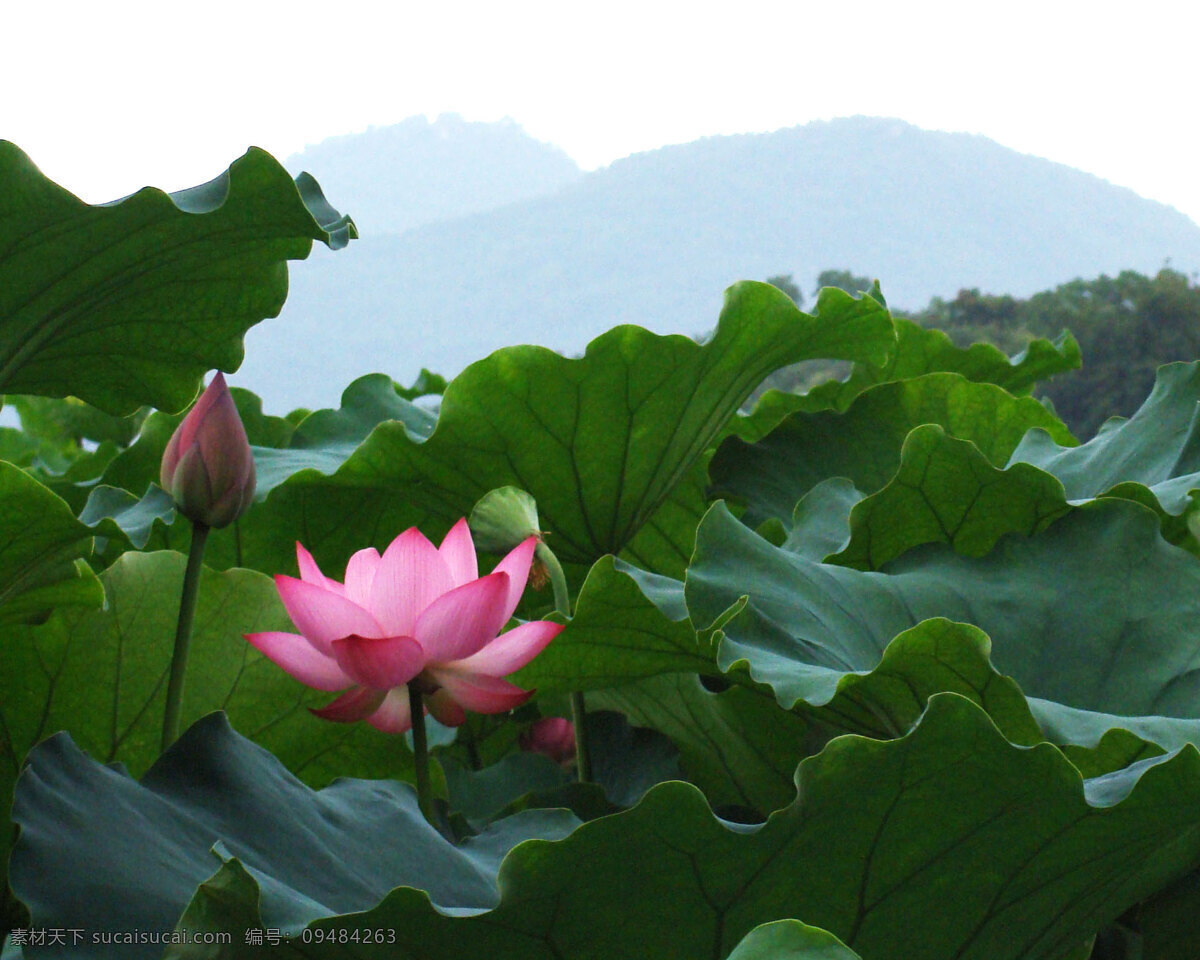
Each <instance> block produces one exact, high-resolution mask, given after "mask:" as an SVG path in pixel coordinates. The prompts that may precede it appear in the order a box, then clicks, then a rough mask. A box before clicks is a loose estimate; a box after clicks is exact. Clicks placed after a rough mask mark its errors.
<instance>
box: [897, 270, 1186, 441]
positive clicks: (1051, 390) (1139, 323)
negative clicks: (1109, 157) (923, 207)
mask: <svg viewBox="0 0 1200 960" xmlns="http://www.w3.org/2000/svg"><path fill="white" fill-rule="evenodd" d="M913 319H914V320H917V321H918V322H919V323H921V324H922V325H923V326H928V327H938V328H940V329H942V330H945V331H946V332H947V333H948V334H950V337H951V339H953V340H954V342H955V343H957V344H958V345H960V346H966V345H967V344H970V343H973V342H977V341H980V340H982V341H986V342H989V343H993V344H995V345H996V346H998V347H999V348H1000V349H1001V350H1004V351H1005V352H1006V353H1011V352H1013V351H1014V350H1017V349H1019V348H1020V347H1022V346H1023V345H1024V344H1025V343H1027V342H1028V341H1029V340H1030V339H1031V338H1033V337H1052V336H1055V335H1057V334H1058V333H1059V332H1060V331H1062V330H1064V329H1067V330H1070V331H1071V333H1072V334H1074V336H1075V338H1076V340H1078V341H1079V346H1080V348H1081V349H1082V351H1083V369H1082V370H1080V371H1078V372H1075V373H1072V374H1069V375H1066V376H1060V377H1057V378H1056V379H1055V380H1054V381H1052V382H1051V383H1049V384H1044V385H1043V386H1042V388H1041V390H1040V394H1041V395H1042V396H1044V397H1046V398H1048V399H1049V400H1050V401H1051V402H1052V403H1053V405H1054V409H1055V411H1056V412H1057V413H1058V415H1059V416H1060V417H1062V419H1063V420H1064V421H1066V423H1067V425H1068V426H1070V428H1071V429H1072V431H1073V432H1074V433H1076V434H1077V435H1079V436H1081V437H1090V436H1091V435H1092V434H1094V433H1095V432H1096V430H1097V429H1099V427H1100V425H1101V424H1102V423H1103V422H1104V421H1105V420H1107V419H1108V418H1109V417H1112V416H1123V417H1127V416H1129V415H1130V414H1132V413H1133V412H1134V410H1136V409H1137V408H1138V405H1139V404H1141V402H1142V401H1143V400H1144V399H1145V398H1146V395H1147V394H1148V393H1149V392H1150V388H1151V387H1152V386H1153V385H1154V371H1155V370H1156V369H1157V368H1158V366H1159V365H1161V364H1164V363H1168V362H1170V361H1172V360H1195V359H1196V358H1197V357H1200V286H1198V285H1197V284H1196V283H1195V281H1194V278H1189V277H1188V276H1187V275H1185V274H1183V273H1180V272H1179V271H1177V270H1171V269H1169V268H1166V267H1164V268H1163V269H1162V270H1160V271H1159V272H1158V273H1157V274H1156V275H1155V276H1152V277H1151V276H1147V275H1144V274H1141V273H1137V272H1135V271H1133V270H1125V271H1122V272H1121V273H1120V274H1118V275H1117V276H1116V277H1109V276H1106V275H1102V276H1100V277H1097V278H1096V279H1094V280H1082V279H1077V280H1072V281H1071V282H1070V283H1065V284H1062V285H1061V286H1059V287H1056V288H1055V289H1053V290H1046V291H1044V292H1042V293H1039V294H1036V295H1035V296H1033V297H1031V298H1029V299H1028V300H1021V299H1017V298H1014V297H1011V296H992V295H985V294H981V293H980V292H979V291H978V290H960V291H959V293H958V296H956V297H955V298H954V299H953V300H950V301H944V300H940V299H935V300H933V301H932V302H931V303H930V304H929V306H928V307H926V308H925V309H924V310H923V311H921V312H920V313H918V314H915V315H914V316H913Z"/></svg>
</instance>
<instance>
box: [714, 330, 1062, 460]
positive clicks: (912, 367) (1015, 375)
mask: <svg viewBox="0 0 1200 960" xmlns="http://www.w3.org/2000/svg"><path fill="white" fill-rule="evenodd" d="M895 323H896V336H897V345H896V350H895V351H894V352H893V353H892V354H891V356H890V357H889V358H888V360H887V361H886V362H884V363H883V364H882V365H881V366H874V365H872V364H869V363H856V364H855V365H854V368H853V369H852V371H851V373H850V376H849V377H848V378H846V379H845V380H836V381H829V382H828V383H823V384H821V385H820V386H817V387H814V388H813V389H812V390H810V391H808V393H805V394H793V393H783V392H781V391H778V390H772V391H768V392H767V393H765V394H764V395H763V396H762V397H761V398H760V399H759V401H758V403H757V404H756V405H755V407H754V410H753V412H752V413H750V414H748V415H746V416H743V417H739V418H738V419H737V421H736V422H735V423H734V424H733V428H732V432H733V433H735V434H736V435H737V436H739V437H741V438H742V439H743V440H745V441H747V442H748V443H750V442H753V441H755V440H758V439H761V438H762V436H763V435H764V434H766V433H768V432H770V431H771V430H772V429H773V428H774V427H775V426H777V425H778V424H779V422H780V421H781V420H783V419H784V418H785V417H786V416H788V415H789V414H791V413H795V412H797V411H801V410H803V411H808V412H810V413H812V412H816V411H818V410H845V409H846V408H847V407H848V406H849V405H850V403H851V402H852V401H853V400H854V398H855V397H857V396H858V395H859V394H860V393H862V392H863V391H864V390H866V389H868V388H869V387H873V386H875V385H876V384H879V383H887V382H889V381H894V380H911V379H913V378H915V377H920V376H924V375H925V374H927V373H957V374H959V375H960V376H963V377H965V378H966V379H968V380H974V381H976V382H979V383H994V384H995V385H996V386H998V387H1003V388H1004V389H1005V390H1007V391H1008V392H1009V393H1011V394H1015V395H1018V396H1020V395H1024V394H1028V393H1029V391H1030V389H1031V388H1032V387H1033V385H1034V384H1035V383H1037V382H1038V381H1040V380H1045V379H1046V378H1048V377H1052V376H1054V375H1055V374H1058V373H1062V372H1064V371H1066V370H1073V369H1075V368H1077V367H1078V366H1079V365H1080V363H1081V362H1082V357H1081V354H1080V352H1079V344H1078V343H1076V342H1075V338H1074V337H1073V336H1071V334H1070V333H1067V332H1065V331H1064V333H1063V334H1062V335H1060V336H1058V337H1056V338H1055V339H1054V340H1042V339H1037V340H1031V341H1030V343H1029V345H1028V346H1027V347H1026V348H1025V349H1024V350H1022V351H1021V352H1020V353H1018V354H1016V355H1015V356H1012V357H1007V356H1005V355H1004V354H1003V353H1001V352H1000V351H999V350H997V349H996V348H995V347H994V346H992V345H991V344H990V343H973V344H971V346H969V347H966V348H962V347H957V346H955V345H954V344H953V343H952V342H951V340H950V338H949V337H947V336H946V334H944V333H943V332H942V331H941V330H934V329H927V328H925V327H922V326H920V325H919V324H916V323H913V322H912V321H911V320H907V319H905V318H903V317H896V318H895Z"/></svg>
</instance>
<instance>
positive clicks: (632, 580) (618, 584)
mask: <svg viewBox="0 0 1200 960" xmlns="http://www.w3.org/2000/svg"><path fill="white" fill-rule="evenodd" d="M662 673H708V674H714V675H715V674H719V673H720V670H719V669H718V668H717V665H716V659H715V656H714V649H713V645H712V643H711V639H710V638H708V637H702V636H697V634H696V631H695V630H694V629H693V628H692V625H691V623H690V622H689V621H688V619H687V610H686V609H685V608H684V604H683V583H682V582H681V581H678V580H672V579H670V578H668V577H664V576H656V575H654V574H649V573H646V572H645V571H642V570H637V569H636V568H634V567H631V566H629V565H628V564H625V563H622V562H621V561H619V560H614V558H613V557H602V558H601V559H600V560H598V561H597V562H596V564H595V565H594V566H593V567H592V569H591V570H590V571H589V572H588V576H587V579H586V580H585V581H584V584H583V588H582V590H580V593H579V597H578V599H577V600H576V604H575V615H574V616H573V617H572V618H571V619H570V620H569V621H567V624H566V626H565V627H564V628H563V631H562V632H561V633H560V634H559V635H558V636H557V637H555V638H554V642H553V643H552V644H550V645H549V646H548V647H546V649H545V650H543V651H542V652H541V653H540V654H538V656H537V657H536V658H535V659H534V660H532V661H531V662H530V663H529V664H528V665H527V666H525V667H523V668H522V669H521V670H520V671H518V672H517V673H516V674H515V676H514V680H515V682H517V683H518V684H521V685H523V686H526V687H536V688H537V689H538V690H541V691H543V692H548V691H555V690H596V689H603V688H605V687H612V686H616V685H618V684H622V683H628V682H630V681H631V680H636V679H638V678H639V677H650V676H655V675H657V674H662Z"/></svg>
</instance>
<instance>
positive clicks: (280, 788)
mask: <svg viewBox="0 0 1200 960" xmlns="http://www.w3.org/2000/svg"><path fill="white" fill-rule="evenodd" d="M13 816H14V819H15V820H16V822H17V823H18V824H19V825H20V827H21V833H20V839H19V840H18V843H17V845H16V847H15V848H14V853H13V858H12V863H11V871H10V876H11V881H12V887H13V890H14V892H15V893H16V894H17V896H18V897H20V899H21V900H22V901H23V902H24V903H25V904H26V905H27V906H28V907H29V909H30V912H31V914H32V915H33V917H34V923H35V924H36V925H37V926H39V927H42V926H45V927H64V928H83V929H86V930H89V931H96V932H99V931H130V930H157V931H169V930H171V929H172V928H174V926H175V923H176V921H177V920H178V919H179V917H180V914H181V913H182V912H183V911H184V908H185V907H186V906H187V904H188V902H189V900H190V898H191V897H192V894H193V892H194V891H195V890H196V888H197V886H198V885H199V884H201V883H202V882H203V881H205V880H206V878H208V877H209V876H210V875H211V874H212V873H213V872H214V870H216V869H217V868H218V867H219V866H220V861H219V860H218V859H216V858H215V857H214V856H213V854H212V852H210V851H212V849H213V847H214V845H219V846H218V850H219V851H220V852H222V853H224V854H225V855H226V856H228V855H230V854H232V855H234V856H236V857H238V858H239V860H240V861H241V863H242V864H244V865H245V866H246V868H247V869H249V870H250V871H251V872H252V873H253V874H254V876H255V877H256V879H258V881H259V884H258V886H259V888H260V890H261V896H262V904H261V905H262V909H263V910H265V911H266V912H267V913H268V914H269V915H271V916H272V924H271V926H275V925H278V924H283V925H286V926H288V927H293V928H294V926H295V925H296V924H303V923H305V922H306V921H308V920H310V919H311V918H313V917H314V916H327V915H330V914H336V913H346V912H350V911H353V910H361V909H364V908H366V907H369V906H372V905H374V904H376V903H378V902H379V900H381V899H382V898H383V897H384V896H385V895H386V894H387V892H388V891H389V890H391V889H392V888H393V887H397V886H402V885H405V884H411V885H415V886H420V888H421V889H422V891H428V893H427V894H426V893H424V892H423V894H422V895H423V896H430V897H432V898H433V899H434V900H435V901H436V902H438V903H439V904H444V905H446V906H454V907H458V908H468V909H469V908H474V909H476V910H478V909H486V908H488V907H490V906H492V905H493V904H494V903H495V902H496V900H497V891H496V881H495V876H496V871H497V867H498V865H499V862H500V859H501V858H502V857H503V856H504V855H505V853H507V852H508V850H509V849H510V848H512V847H513V846H514V845H515V844H518V843H520V842H521V841H523V840H526V839H528V838H530V837H539V838H554V839H557V838H559V837H562V836H564V835H565V834H567V833H569V832H570V831H571V830H572V829H573V828H574V827H575V826H576V825H577V823H578V821H577V820H576V819H575V818H574V817H573V816H571V815H570V814H569V813H566V812H564V811H561V810H546V811H536V812H530V813H526V814H521V815H518V816H515V817H511V818H509V819H508V820H505V821H504V822H502V823H501V824H499V825H497V826H496V827H495V828H492V829H489V830H488V831H486V832H485V833H483V834H482V835H480V836H479V837H476V838H475V839H474V840H472V841H469V842H467V843H464V844H463V845H461V846H458V847H455V846H453V845H451V844H450V843H448V842H447V841H446V840H444V839H443V838H442V837H441V836H440V835H439V834H438V833H437V831H435V830H434V829H433V828H432V827H430V826H429V825H428V824H427V823H426V822H425V821H424V819H423V818H422V816H421V813H420V811H419V810H418V808H417V802H416V797H415V794H414V792H413V790H412V788H411V787H410V786H408V785H407V784H402V783H399V782H396V781H392V780H351V779H339V780H338V781H337V782H336V783H334V784H332V785H330V786H328V787H326V788H325V789H323V790H321V791H317V792H314V791H313V790H311V789H310V788H309V787H307V786H305V785H304V784H302V783H301V782H300V781H299V780H297V779H296V778H295V777H294V776H292V774H291V773H290V772H289V771H288V770H287V769H286V768H285V767H283V765H282V764H280V763H279V761H278V760H277V759H276V758H275V757H274V756H272V755H271V754H270V753H269V752H267V751H266V750H265V749H263V748H261V747H259V746H257V745H256V744H254V743H251V742H250V741H248V740H246V739H245V738H243V737H241V736H239V735H238V734H236V733H234V731H233V730H232V728H231V727H230V726H229V723H228V721H227V720H226V718H225V716H224V715H223V714H219V713H218V714H213V715H210V716H208V717H205V718H204V719H202V720H201V721H200V722H198V723H197V724H196V725H195V726H193V727H192V728H191V729H189V730H188V731H187V732H186V733H185V734H184V735H183V736H182V737H181V738H180V739H179V741H178V742H177V743H176V744H175V745H174V746H173V747H172V748H171V749H170V750H169V751H168V752H167V753H166V754H165V755H164V756H163V757H162V758H161V759H160V760H159V761H158V762H157V763H155V764H154V766H153V767H152V768H151V769H150V770H149V771H148V772H147V773H146V775H145V776H144V777H143V778H142V780H141V782H140V783H139V782H138V781H137V780H135V779H133V778H132V777H130V776H129V775H128V774H127V773H126V772H124V771H122V770H116V769H113V768H111V767H107V766H105V765H103V764H102V763H99V762H97V760H95V759H92V758H90V757H88V756H87V754H85V753H84V752H83V751H81V750H80V749H79V747H78V746H76V745H75V743H74V742H73V741H72V739H71V738H70V737H69V736H67V735H65V734H58V735H56V736H54V737H52V738H51V739H50V740H48V741H46V742H45V743H43V744H41V745H40V746H38V747H37V748H36V749H35V750H34V751H33V752H32V753H31V755H30V758H29V766H28V767H27V769H26V771H25V773H24V774H23V775H22V778H21V782H20V785H19V786H18V789H17V797H16V801H15V803H14V808H13ZM82 864H89V865H92V867H91V869H81V868H80V867H81V865H82ZM258 893H259V891H258V890H256V891H255V894H256V896H257V895H258ZM426 902H428V901H426ZM68 919H69V922H68ZM243 932H244V931H243V930H241V929H239V930H238V931H237V935H238V939H239V940H241V938H242V935H243ZM43 952H44V953H45V955H46V956H54V955H55V953H54V951H53V950H52V949H48V950H46V951H43ZM161 954H162V948H161V946H158V947H157V948H155V946H154V945H149V946H146V945H142V946H138V945H132V946H129V947H126V948H122V952H121V953H120V955H121V956H122V957H124V956H129V957H138V956H144V957H157V956H161ZM59 955H62V956H68V955H69V956H71V957H89V956H95V957H107V956H111V947H108V948H105V947H104V946H102V945H101V946H92V945H88V944H81V945H80V946H78V947H72V948H70V949H69V951H62V952H60V954H59Z"/></svg>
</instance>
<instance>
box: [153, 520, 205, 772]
mask: <svg viewBox="0 0 1200 960" xmlns="http://www.w3.org/2000/svg"><path fill="white" fill-rule="evenodd" d="M207 541H208V527H207V526H205V525H204V524H203V523H193V524H192V544H191V546H190V547H189V548H188V561H187V570H186V571H185V572H184V574H183V592H182V593H181V594H180V597H179V622H178V623H177V624H176V627H175V652H174V653H173V654H172V655H171V679H170V681H169V682H168V683H167V706H166V709H165V710H164V711H163V732H162V749H163V750H164V751H166V749H167V747H169V746H170V745H171V744H173V743H174V742H175V740H176V738H177V737H178V736H179V709H180V706H181V705H182V703H183V678H184V675H185V674H186V673H187V658H188V645H189V644H190V643H191V640H192V618H193V617H194V616H195V614H196V597H197V595H198V594H199V593H200V571H201V569H202V568H203V564H204V544H205V543H206V542H207Z"/></svg>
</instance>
